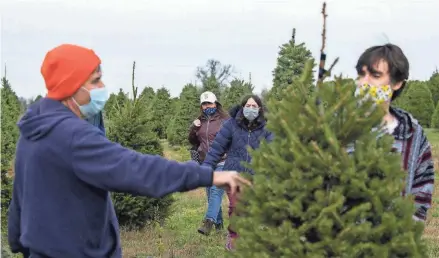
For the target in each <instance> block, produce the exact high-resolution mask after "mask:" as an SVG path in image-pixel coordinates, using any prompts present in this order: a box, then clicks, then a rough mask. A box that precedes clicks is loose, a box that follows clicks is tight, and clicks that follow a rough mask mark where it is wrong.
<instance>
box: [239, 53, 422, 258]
mask: <svg viewBox="0 0 439 258" xmlns="http://www.w3.org/2000/svg"><path fill="white" fill-rule="evenodd" d="M312 66H313V65H312V61H308V63H307V66H306V68H305V72H304V76H303V77H302V79H301V80H298V79H295V80H294V81H293V85H292V86H293V87H295V89H297V90H295V91H287V92H285V96H284V98H283V100H282V101H275V100H270V101H269V102H268V108H269V110H270V112H269V113H268V114H267V116H268V123H267V128H268V130H270V131H271V132H273V134H274V135H275V137H274V140H273V141H272V142H271V143H268V144H267V143H266V142H263V143H262V144H261V147H260V148H259V149H258V150H256V151H252V156H253V159H252V163H251V164H250V166H251V167H252V168H253V169H254V170H255V176H254V186H253V187H252V188H251V189H245V190H244V191H243V195H242V196H240V200H241V201H240V203H239V204H238V212H237V214H238V215H237V216H235V217H234V218H233V219H232V225H233V226H234V227H235V229H236V231H237V232H238V233H239V238H238V240H237V242H236V251H235V252H232V253H231V256H233V257H364V258H366V257H407V258H408V257H413V258H417V257H419V258H420V257H426V248H425V243H424V241H423V240H422V239H421V236H422V232H423V227H424V225H423V223H421V222H415V221H414V220H413V219H412V216H413V214H414V212H415V207H414V205H413V202H412V200H411V199H410V198H405V197H402V196H401V191H402V189H403V188H404V181H405V180H404V177H405V174H406V173H404V172H403V171H402V168H401V155H400V154H398V153H392V152H391V147H392V143H393V137H391V136H390V135H380V136H379V135H378V134H379V132H378V131H373V130H372V128H373V127H375V126H377V125H379V124H380V122H381V120H382V117H383V115H384V112H383V110H381V109H374V112H371V110H372V107H373V103H372V102H371V101H366V102H363V104H359V100H360V98H358V97H354V95H353V94H352V92H353V91H352V89H353V88H354V87H355V85H354V84H353V83H343V82H342V81H341V80H336V81H335V83H334V86H332V87H331V86H329V87H324V86H323V87H321V88H320V89H319V90H318V91H317V92H313V93H311V94H309V92H308V90H307V87H308V85H309V83H310V82H311V79H312ZM317 99H320V100H321V101H322V102H323V103H326V107H325V108H322V106H321V105H316V100H317ZM291 114H295V115H291ZM352 148H353V149H354V151H353V152H350V151H348V150H350V149H352Z"/></svg>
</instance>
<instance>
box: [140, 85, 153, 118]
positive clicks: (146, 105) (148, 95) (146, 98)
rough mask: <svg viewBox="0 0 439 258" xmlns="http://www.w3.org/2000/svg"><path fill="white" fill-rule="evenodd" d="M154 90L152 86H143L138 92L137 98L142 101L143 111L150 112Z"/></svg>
mask: <svg viewBox="0 0 439 258" xmlns="http://www.w3.org/2000/svg"><path fill="white" fill-rule="evenodd" d="M154 98H155V91H154V89H153V88H152V87H149V86H147V87H145V88H143V90H142V92H141V93H140V96H139V100H140V101H141V102H142V106H143V109H144V111H145V112H152V111H151V110H152V105H153V104H154V103H153V102H154Z"/></svg>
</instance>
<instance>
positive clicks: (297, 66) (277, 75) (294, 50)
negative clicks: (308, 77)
mask: <svg viewBox="0 0 439 258" xmlns="http://www.w3.org/2000/svg"><path fill="white" fill-rule="evenodd" d="M295 37H296V30H295V29H293V35H292V38H291V39H290V40H289V41H288V43H285V44H283V45H282V46H281V47H280V50H279V53H278V58H277V66H276V68H275V69H274V71H273V87H272V88H271V90H270V92H269V95H268V98H271V97H274V98H275V99H277V100H281V99H282V97H283V95H284V93H283V91H284V89H286V88H289V87H290V86H291V84H292V82H293V80H294V79H296V78H298V77H300V75H301V74H302V71H303V68H304V65H305V63H306V61H307V60H310V59H312V53H311V51H309V50H308V49H307V48H306V46H305V43H300V44H297V43H296V39H295ZM307 88H308V89H309V90H310V91H311V90H312V89H313V88H314V86H313V82H312V81H311V82H310V83H309V85H308V87H307Z"/></svg>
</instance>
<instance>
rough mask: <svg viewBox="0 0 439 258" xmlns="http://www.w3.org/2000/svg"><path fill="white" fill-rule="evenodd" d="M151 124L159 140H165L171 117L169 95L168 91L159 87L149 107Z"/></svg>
mask: <svg viewBox="0 0 439 258" xmlns="http://www.w3.org/2000/svg"><path fill="white" fill-rule="evenodd" d="M151 114H152V123H153V125H154V132H156V133H157V135H158V136H159V138H160V139H166V128H167V127H168V124H169V121H170V120H171V117H172V110H171V95H170V94H169V90H168V89H166V88H165V87H161V88H160V89H158V90H157V93H156V95H155V97H154V100H153V101H152V106H151Z"/></svg>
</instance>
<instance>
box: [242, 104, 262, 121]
mask: <svg viewBox="0 0 439 258" xmlns="http://www.w3.org/2000/svg"><path fill="white" fill-rule="evenodd" d="M242 113H243V114H244V117H245V118H247V120H248V121H253V120H255V119H256V118H257V117H258V116H259V108H251V107H244V109H243V111H242Z"/></svg>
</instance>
